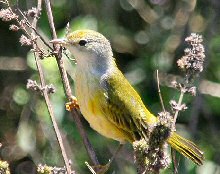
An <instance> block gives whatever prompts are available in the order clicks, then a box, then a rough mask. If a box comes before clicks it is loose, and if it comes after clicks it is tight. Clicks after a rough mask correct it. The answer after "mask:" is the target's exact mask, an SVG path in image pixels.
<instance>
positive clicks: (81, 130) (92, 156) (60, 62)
mask: <svg viewBox="0 0 220 174" xmlns="http://www.w3.org/2000/svg"><path fill="white" fill-rule="evenodd" d="M44 1H45V6H46V11H47V16H48V21H49V25H50V29H51V31H52V38H53V39H56V38H57V35H56V30H55V26H54V21H53V14H52V10H51V5H50V1H49V0H44ZM54 47H55V53H56V54H55V56H56V61H57V64H58V67H59V70H60V74H61V78H62V82H63V86H64V90H65V94H66V97H67V98H68V99H69V100H71V98H72V91H71V88H70V84H69V80H68V77H67V73H66V70H65V67H64V63H63V60H62V52H61V49H60V46H59V45H54ZM71 115H72V117H73V119H74V121H75V123H76V126H77V128H78V130H79V133H80V135H81V137H82V139H83V143H84V145H85V147H86V150H87V152H88V155H89V157H90V159H91V161H92V162H93V164H94V165H99V162H98V159H97V157H96V154H95V151H94V149H93V147H92V145H91V143H90V142H89V139H88V137H87V134H86V132H85V130H84V128H83V125H82V122H81V120H80V114H79V112H78V111H77V110H76V109H74V110H72V111H71Z"/></svg>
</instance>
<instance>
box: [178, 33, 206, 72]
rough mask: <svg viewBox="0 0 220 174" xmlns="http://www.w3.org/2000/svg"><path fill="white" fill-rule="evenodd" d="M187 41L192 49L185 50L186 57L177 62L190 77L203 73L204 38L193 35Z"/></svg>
mask: <svg viewBox="0 0 220 174" xmlns="http://www.w3.org/2000/svg"><path fill="white" fill-rule="evenodd" d="M185 41H186V42H187V43H188V44H190V48H186V49H185V50H184V53H185V55H184V56H183V57H182V58H180V59H179V60H178V61H177V64H178V66H179V67H180V69H183V70H185V71H187V73H189V74H188V76H189V75H192V74H196V73H200V72H202V71H203V63H204V58H205V54H204V53H205V49H204V46H203V45H202V42H203V39H202V36H201V35H198V34H196V33H192V34H191V35H190V36H189V37H187V38H186V39H185Z"/></svg>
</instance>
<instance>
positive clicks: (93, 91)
mask: <svg viewBox="0 0 220 174" xmlns="http://www.w3.org/2000/svg"><path fill="white" fill-rule="evenodd" d="M75 83H76V97H77V99H78V103H79V106H80V110H81V113H82V114H83V116H84V118H85V119H86V120H87V121H88V122H89V124H90V126H91V127H92V128H93V129H94V130H96V131H97V132H99V133H100V134H102V135H103V136H105V137H108V138H112V139H114V140H117V141H120V142H121V143H125V142H126V141H132V140H131V137H130V135H128V134H127V132H125V131H124V130H122V129H119V128H118V127H116V126H115V125H114V124H113V123H112V122H110V121H109V120H108V119H107V117H106V115H105V114H106V113H105V114H104V113H103V111H102V108H101V106H100V103H101V102H104V93H103V91H102V89H101V86H100V84H99V81H98V80H97V79H95V78H94V76H92V75H91V74H90V73H86V72H80V71H79V70H78V72H76V80H75Z"/></svg>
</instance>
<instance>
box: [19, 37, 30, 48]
mask: <svg viewBox="0 0 220 174" xmlns="http://www.w3.org/2000/svg"><path fill="white" fill-rule="evenodd" d="M19 42H20V43H21V45H22V46H23V45H26V46H30V45H31V44H32V42H31V40H30V39H28V38H27V37H26V36H25V35H23V34H22V35H21V37H20V40H19Z"/></svg>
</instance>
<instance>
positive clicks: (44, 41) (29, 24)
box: [17, 8, 53, 50]
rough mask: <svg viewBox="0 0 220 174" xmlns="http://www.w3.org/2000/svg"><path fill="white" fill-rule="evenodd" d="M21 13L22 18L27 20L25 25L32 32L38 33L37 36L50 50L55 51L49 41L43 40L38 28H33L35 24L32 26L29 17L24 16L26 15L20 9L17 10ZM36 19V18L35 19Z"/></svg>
mask: <svg viewBox="0 0 220 174" xmlns="http://www.w3.org/2000/svg"><path fill="white" fill-rule="evenodd" d="M17 10H18V11H19V13H20V14H21V15H22V17H23V18H24V20H25V24H26V25H27V26H28V27H29V28H31V29H32V30H34V32H35V33H36V35H37V36H38V37H39V38H40V39H41V41H42V42H43V43H44V44H45V45H46V46H47V47H48V48H49V49H50V50H53V48H52V47H51V46H50V45H49V44H48V43H47V41H46V40H45V39H44V38H43V36H41V34H40V33H39V32H38V31H37V30H36V28H35V27H34V26H33V24H32V25H31V23H30V22H29V21H28V19H27V17H26V16H25V15H24V13H23V12H22V11H21V10H20V9H19V8H18V9H17ZM35 19H36V17H35Z"/></svg>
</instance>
